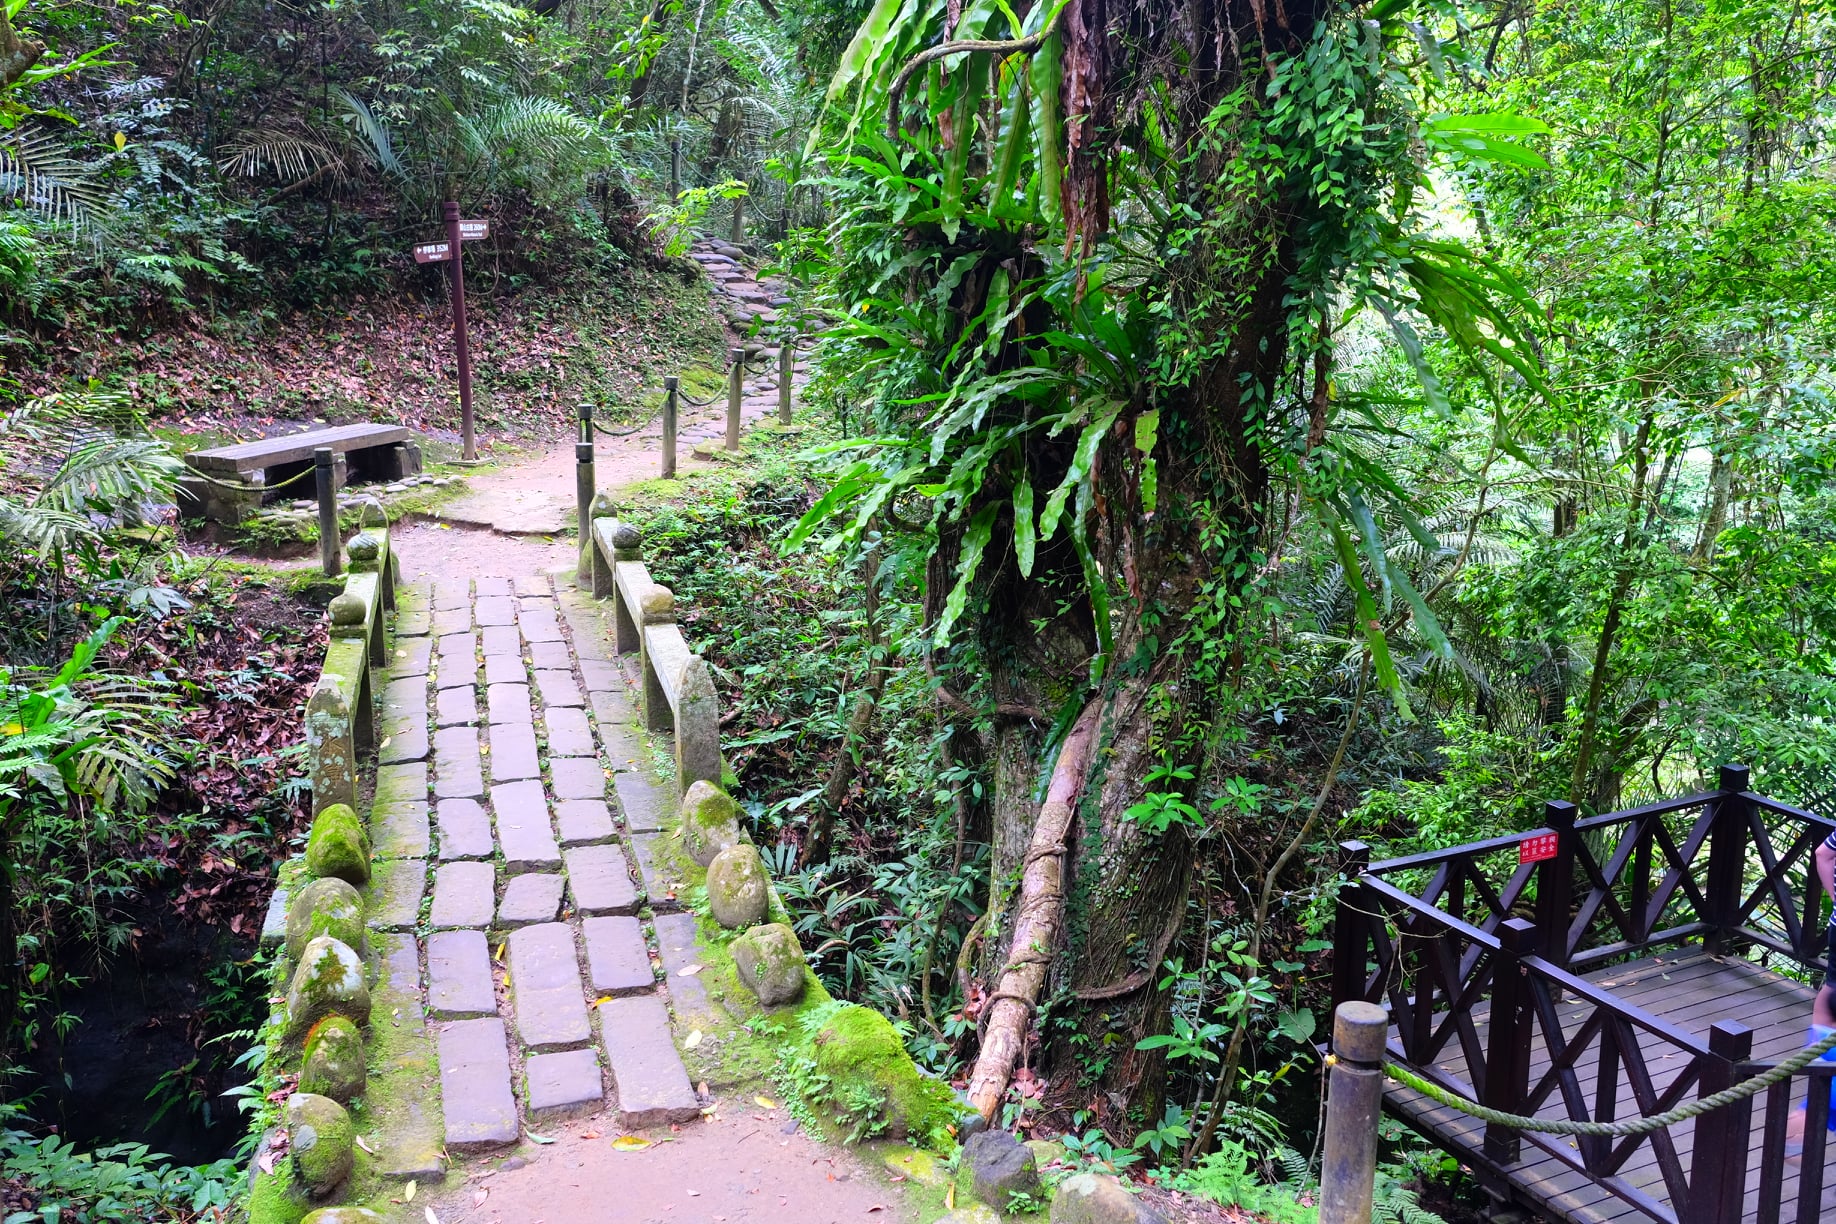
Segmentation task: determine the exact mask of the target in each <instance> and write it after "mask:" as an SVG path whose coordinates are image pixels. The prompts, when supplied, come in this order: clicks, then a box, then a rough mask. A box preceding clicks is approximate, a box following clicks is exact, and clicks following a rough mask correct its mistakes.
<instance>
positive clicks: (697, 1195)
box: [688, 1190, 701, 1198]
mask: <svg viewBox="0 0 1836 1224" xmlns="http://www.w3.org/2000/svg"><path fill="white" fill-rule="evenodd" d="M688 1196H689V1197H690V1198H700V1197H701V1191H699V1190H690V1191H689V1192H688Z"/></svg>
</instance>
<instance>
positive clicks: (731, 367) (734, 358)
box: [727, 348, 746, 451]
mask: <svg viewBox="0 0 1836 1224" xmlns="http://www.w3.org/2000/svg"><path fill="white" fill-rule="evenodd" d="M745 376H746V350H745V349H738V348H736V349H732V350H729V351H728V353H727V449H728V450H730V451H736V450H738V449H739V427H740V397H741V395H742V394H743V389H742V388H741V386H740V380H741V379H743V378H745Z"/></svg>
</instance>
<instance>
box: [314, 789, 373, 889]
mask: <svg viewBox="0 0 1836 1224" xmlns="http://www.w3.org/2000/svg"><path fill="white" fill-rule="evenodd" d="M306 874H308V875H310V876H312V877H314V878H315V879H325V878H327V877H330V878H334V879H339V880H343V881H344V882H345V883H347V884H354V885H361V884H367V883H369V880H370V836H369V834H367V833H365V832H364V831H363V822H362V821H360V820H358V819H357V813H356V812H355V811H354V810H353V809H352V808H351V805H350V804H348V803H334V804H332V805H331V806H330V807H328V808H326V809H325V810H324V811H323V812H320V813H319V814H318V815H317V816H315V817H313V820H312V832H311V834H309V835H308V836H307V838H306Z"/></svg>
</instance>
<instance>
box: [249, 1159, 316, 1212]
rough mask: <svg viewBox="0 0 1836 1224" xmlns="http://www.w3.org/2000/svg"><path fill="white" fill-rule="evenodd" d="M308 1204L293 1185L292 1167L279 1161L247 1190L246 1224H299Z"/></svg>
mask: <svg viewBox="0 0 1836 1224" xmlns="http://www.w3.org/2000/svg"><path fill="white" fill-rule="evenodd" d="M309 1210H311V1205H310V1204H308V1203H307V1202H306V1200H305V1199H304V1198H302V1197H301V1196H300V1193H299V1191H298V1189H297V1188H296V1187H295V1186H294V1184H293V1165H292V1164H291V1162H289V1161H285V1160H283V1161H281V1162H280V1163H279V1164H277V1165H276V1166H275V1167H274V1171H273V1172H272V1173H261V1174H258V1175H257V1176H256V1178H255V1184H254V1186H253V1187H251V1189H250V1190H249V1224H300V1220H301V1219H302V1218H303V1217H304V1216H305V1215H306V1213H307V1211H309Z"/></svg>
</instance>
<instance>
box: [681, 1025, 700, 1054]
mask: <svg viewBox="0 0 1836 1224" xmlns="http://www.w3.org/2000/svg"><path fill="white" fill-rule="evenodd" d="M700 1044H701V1030H700V1029H696V1030H695V1031H694V1032H692V1033H690V1034H689V1035H688V1036H687V1037H685V1038H683V1039H682V1048H683V1049H685V1050H692V1049H694V1048H695V1047H696V1046H698V1045H700Z"/></svg>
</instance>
